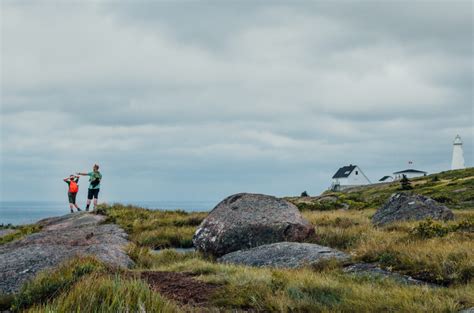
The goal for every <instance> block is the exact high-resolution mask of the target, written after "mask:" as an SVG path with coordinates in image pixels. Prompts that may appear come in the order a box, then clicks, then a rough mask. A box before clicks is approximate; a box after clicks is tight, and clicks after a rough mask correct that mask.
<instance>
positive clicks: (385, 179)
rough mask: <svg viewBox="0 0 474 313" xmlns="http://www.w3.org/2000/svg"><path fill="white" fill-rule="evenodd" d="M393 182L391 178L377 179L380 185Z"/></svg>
mask: <svg viewBox="0 0 474 313" xmlns="http://www.w3.org/2000/svg"><path fill="white" fill-rule="evenodd" d="M392 181H393V177H392V176H388V175H386V176H384V177H382V178H380V179H379V182H381V183H389V182H392Z"/></svg>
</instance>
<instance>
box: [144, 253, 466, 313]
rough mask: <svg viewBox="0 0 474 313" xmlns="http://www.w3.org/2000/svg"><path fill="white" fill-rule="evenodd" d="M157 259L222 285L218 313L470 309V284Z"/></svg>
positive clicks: (193, 258) (191, 258)
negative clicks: (429, 283) (431, 284)
mask: <svg viewBox="0 0 474 313" xmlns="http://www.w3.org/2000/svg"><path fill="white" fill-rule="evenodd" d="M168 257H170V258H171V259H172V260H173V261H172V262H170V261H168ZM155 258H156V259H155V262H154V263H153V266H152V267H153V268H154V269H155V270H163V271H176V272H191V273H194V274H195V275H197V276H196V279H199V280H203V281H206V282H211V283H217V284H220V285H222V287H221V289H219V291H218V292H217V293H216V294H215V295H214V297H213V299H212V305H213V306H214V307H215V310H216V311H224V310H228V311H232V310H234V311H235V310H248V311H257V312H387V311H388V312H457V311H459V310H460V309H462V308H466V307H470V306H472V305H474V286H473V285H458V286H453V287H451V288H429V287H424V286H410V285H406V284H402V283H400V282H397V281H395V280H391V279H389V278H386V279H383V278H375V277H368V276H353V275H348V274H345V273H342V272H341V271H340V269H338V268H331V267H328V268H326V269H320V270H318V271H315V270H313V269H312V268H311V267H308V268H302V269H297V270H291V269H269V268H252V267H245V266H236V265H229V264H218V263H214V262H210V261H208V260H205V259H202V258H201V257H200V256H199V255H198V254H188V255H179V254H176V252H171V251H170V255H167V256H166V257H163V255H162V256H160V255H157V256H156V257H155Z"/></svg>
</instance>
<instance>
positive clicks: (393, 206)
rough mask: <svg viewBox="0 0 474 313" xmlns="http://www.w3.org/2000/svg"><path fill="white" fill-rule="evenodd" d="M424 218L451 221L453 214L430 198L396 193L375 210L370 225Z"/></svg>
mask: <svg viewBox="0 0 474 313" xmlns="http://www.w3.org/2000/svg"><path fill="white" fill-rule="evenodd" d="M425 218H432V219H435V220H452V219H454V214H453V212H452V211H451V210H450V209H448V208H447V207H446V206H444V205H442V204H440V203H438V202H436V201H435V200H433V199H431V198H428V197H425V196H422V195H407V194H404V193H396V194H393V195H392V196H391V197H390V198H389V199H388V201H387V202H386V203H385V204H384V205H383V206H382V207H381V208H380V209H378V210H377V212H376V213H375V215H374V216H373V217H372V223H373V224H375V225H377V226H383V225H387V224H390V223H393V222H398V221H409V220H423V219H425Z"/></svg>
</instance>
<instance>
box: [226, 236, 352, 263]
mask: <svg viewBox="0 0 474 313" xmlns="http://www.w3.org/2000/svg"><path fill="white" fill-rule="evenodd" d="M328 259H336V260H339V261H347V260H349V259H350V257H349V255H347V254H346V253H344V252H341V251H338V250H335V249H331V248H328V247H324V246H320V245H317V244H311V243H300V242H277V243H272V244H268V245H263V246H259V247H255V248H252V249H249V250H240V251H234V252H231V253H229V254H226V255H224V256H222V257H220V258H219V259H217V261H218V262H222V263H232V264H241V265H248V266H257V267H262V266H265V267H277V268H296V267H301V266H305V265H313V264H317V263H319V262H321V261H323V260H328Z"/></svg>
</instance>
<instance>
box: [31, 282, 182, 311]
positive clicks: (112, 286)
mask: <svg viewBox="0 0 474 313" xmlns="http://www.w3.org/2000/svg"><path fill="white" fill-rule="evenodd" d="M28 312H38V313H39V312H58V313H59V312H84V313H86V312H164V313H166V312H180V309H179V308H178V307H177V306H176V305H175V304H173V303H172V302H171V301H169V300H167V299H165V298H163V297H162V296H161V295H160V294H159V293H156V292H154V291H152V290H151V289H150V288H149V286H148V284H147V283H145V282H144V281H142V280H138V279H131V278H126V277H122V276H120V275H118V274H116V275H106V274H93V275H90V276H88V277H85V278H84V279H83V280H81V281H79V282H78V283H77V284H76V285H74V287H73V288H71V290H70V291H69V292H67V293H63V294H62V295H61V296H59V297H58V298H56V299H55V300H54V301H52V302H50V303H48V304H44V305H38V306H35V307H33V308H31V309H30V310H28Z"/></svg>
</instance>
